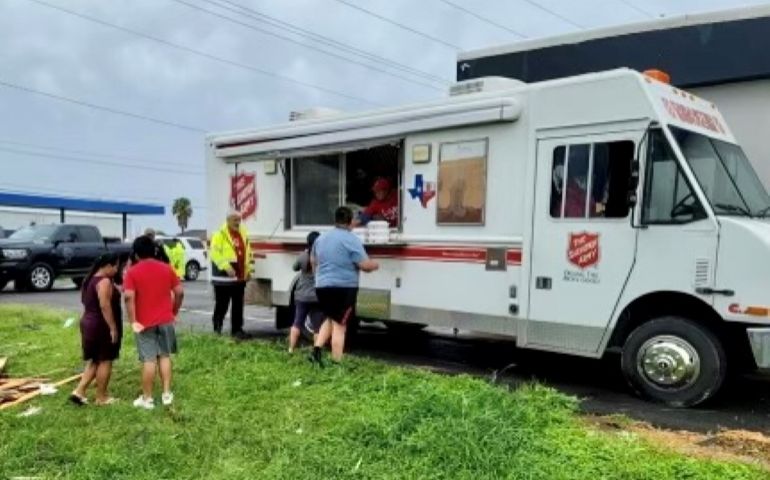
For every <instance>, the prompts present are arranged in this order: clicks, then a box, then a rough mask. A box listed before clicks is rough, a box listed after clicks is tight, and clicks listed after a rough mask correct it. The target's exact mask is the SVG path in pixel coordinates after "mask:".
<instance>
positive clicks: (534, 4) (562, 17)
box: [521, 0, 585, 28]
mask: <svg viewBox="0 0 770 480" xmlns="http://www.w3.org/2000/svg"><path fill="white" fill-rule="evenodd" d="M521 1H522V2H525V3H527V4H529V5H532V6H533V7H535V8H537V9H538V10H542V11H544V12H546V13H548V14H550V15H552V16H554V17H556V18H558V19H560V20H562V21H564V22H567V23H569V24H570V25H572V26H573V27H577V28H585V27H583V25H580V24H578V23H575V22H573V21H572V20H570V19H569V18H567V17H565V16H564V15H562V14H561V13H559V12H557V11H554V10H551V9H550V8H547V7H544V6H542V5H540V4H539V3H537V2H534V1H532V0H521Z"/></svg>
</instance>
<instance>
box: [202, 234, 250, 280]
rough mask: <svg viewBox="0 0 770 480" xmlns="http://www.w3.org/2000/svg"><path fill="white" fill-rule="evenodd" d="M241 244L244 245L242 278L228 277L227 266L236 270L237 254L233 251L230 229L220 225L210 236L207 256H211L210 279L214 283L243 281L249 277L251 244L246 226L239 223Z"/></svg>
mask: <svg viewBox="0 0 770 480" xmlns="http://www.w3.org/2000/svg"><path fill="white" fill-rule="evenodd" d="M240 235H241V239H242V240H243V245H244V246H245V247H246V252H245V258H244V270H245V272H244V273H243V275H242V278H235V277H230V276H228V275H227V267H231V268H233V269H234V270H237V266H238V255H237V254H236V252H235V245H233V239H232V238H231V237H230V229H229V228H227V224H225V225H224V226H222V228H220V229H219V230H218V231H217V232H216V233H215V234H214V236H213V237H211V247H210V248H209V257H210V258H211V281H212V282H214V283H229V282H238V281H245V280H248V279H250V278H251V273H252V266H251V261H252V257H251V245H250V244H249V235H248V233H247V232H246V228H245V227H244V226H243V225H241V229H240Z"/></svg>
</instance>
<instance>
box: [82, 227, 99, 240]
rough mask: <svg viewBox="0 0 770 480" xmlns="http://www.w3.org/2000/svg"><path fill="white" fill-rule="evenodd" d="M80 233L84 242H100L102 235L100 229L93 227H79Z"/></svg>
mask: <svg viewBox="0 0 770 480" xmlns="http://www.w3.org/2000/svg"><path fill="white" fill-rule="evenodd" d="M78 234H79V237H80V241H82V242H84V243H100V242H101V241H102V237H101V235H100V234H99V230H97V229H96V228H91V227H78Z"/></svg>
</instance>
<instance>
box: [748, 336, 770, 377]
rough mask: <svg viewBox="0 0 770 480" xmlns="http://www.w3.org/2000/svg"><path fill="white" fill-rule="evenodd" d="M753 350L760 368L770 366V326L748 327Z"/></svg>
mask: <svg viewBox="0 0 770 480" xmlns="http://www.w3.org/2000/svg"><path fill="white" fill-rule="evenodd" d="M746 333H747V334H748V335H749V343H750V344H751V352H752V353H753V354H754V361H756V362H757V367H758V368H770V327H757V328H747V329H746Z"/></svg>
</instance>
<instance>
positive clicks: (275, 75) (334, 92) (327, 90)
mask: <svg viewBox="0 0 770 480" xmlns="http://www.w3.org/2000/svg"><path fill="white" fill-rule="evenodd" d="M28 1H30V2H34V3H37V4H38V5H41V6H44V7H48V8H51V9H53V10H58V11H59V12H62V13H66V14H67V15H72V16H75V17H78V18H81V19H83V20H87V21H89V22H93V23H98V24H99V25H102V26H105V27H109V28H114V29H116V30H120V31H122V32H125V33H129V34H131V35H134V36H137V37H141V38H144V39H147V40H152V41H153V42H157V43H160V44H163V45H165V46H168V47H172V48H175V49H177V50H182V51H184V52H187V53H191V54H193V55H197V56H199V57H203V58H206V59H209V60H213V61H215V62H219V63H224V64H227V65H230V66H234V67H238V68H242V69H245V70H249V71H251V72H255V73H258V74H260V75H265V76H268V77H273V78H277V79H280V80H282V81H286V82H290V83H294V84H297V85H301V86H303V87H307V88H312V89H315V90H318V91H321V92H324V93H329V94H332V95H336V96H338V97H343V98H347V99H349V100H355V101H357V102H362V103H367V104H370V105H378V106H379V105H380V104H379V103H376V102H372V101H370V100H367V99H365V98H361V97H357V96H355V95H348V94H347V93H343V92H339V91H337V90H333V89H331V88H326V87H322V86H320V85H315V84H313V83H309V82H305V81H303V80H298V79H296V78H293V77H289V76H286V75H282V74H280V73H275V72H271V71H269V70H264V69H261V68H257V67H254V66H252V65H247V64H245V63H240V62H237V61H234V60H228V59H226V58H222V57H218V56H216V55H211V54H209V53H206V52H203V51H200V50H195V49H194V48H190V47H186V46H184V45H180V44H177V43H173V42H170V41H168V40H164V39H162V38H159V37H155V36H153V35H149V34H146V33H142V32H139V31H137V30H132V29H130V28H126V27H122V26H120V25H117V24H114V23H110V22H107V21H105V20H101V19H99V18H96V17H92V16H90V15H86V14H83V13H80V12H76V11H74V10H69V9H67V8H64V7H60V6H58V5H52V4H50V3H47V2H44V1H42V0H28ZM195 130H196V131H201V130H199V129H195Z"/></svg>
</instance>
